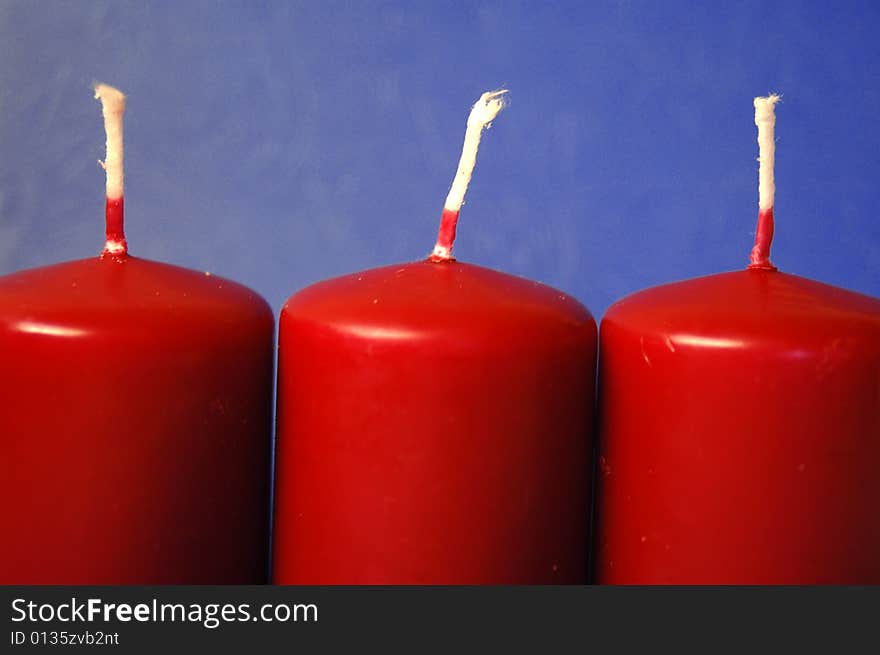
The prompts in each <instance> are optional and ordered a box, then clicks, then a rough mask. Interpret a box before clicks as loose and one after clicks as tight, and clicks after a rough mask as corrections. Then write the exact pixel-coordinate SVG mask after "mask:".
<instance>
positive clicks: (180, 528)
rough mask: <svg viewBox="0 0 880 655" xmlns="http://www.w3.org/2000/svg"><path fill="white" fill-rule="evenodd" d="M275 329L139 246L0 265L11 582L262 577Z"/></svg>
mask: <svg viewBox="0 0 880 655" xmlns="http://www.w3.org/2000/svg"><path fill="white" fill-rule="evenodd" d="M273 331H274V320H273V316H272V312H271V310H270V308H269V307H268V305H267V304H266V302H265V301H264V300H262V299H261V298H260V297H259V296H257V295H256V294H255V293H253V292H251V291H249V290H248V289H246V288H245V287H242V286H241V285H238V284H236V283H234V282H230V281H228V280H224V279H222V278H219V277H214V276H210V275H208V274H205V273H197V272H194V271H189V270H185V269H182V268H178V267H175V266H169V265H166V264H160V263H155V262H150V261H146V260H141V259H137V258H134V257H124V258H122V259H121V260H117V259H115V258H112V257H108V258H105V259H98V258H95V259H89V260H83V261H76V262H69V263H65V264H59V265H55V266H49V267H45V268H40V269H34V270H30V271H24V272H21V273H16V274H13V275H9V276H7V277H4V278H0V389H2V393H0V396H2V399H3V401H2V403H0V448H2V459H0V516H2V517H3V525H4V530H3V539H0V582H3V583H6V584H9V583H26V584H33V583H55V584H59V583H60V584H169V583H174V584H190V583H258V582H262V581H265V579H266V567H267V550H268V549H267V546H268V519H269V508H268V503H269V473H270V436H271V402H272V371H273V362H272V356H273V344H272V340H273Z"/></svg>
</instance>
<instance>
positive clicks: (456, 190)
mask: <svg viewBox="0 0 880 655" xmlns="http://www.w3.org/2000/svg"><path fill="white" fill-rule="evenodd" d="M506 94H507V89H501V90H499V91H487V92H486V93H484V94H483V95H481V96H480V99H479V100H477V103H476V104H475V105H474V107H473V109H471V113H470V116H468V120H467V131H466V132H465V133H464V147H462V149H461V159H459V160H458V171H457V172H456V174H455V179H454V180H452V188H450V189H449V195H447V196H446V203H445V204H444V205H443V207H444V209H448V210H450V211H454V212H457V211H459V210H460V209H461V206H462V205H463V204H464V194H466V193H467V188H468V184H470V181H471V176H472V175H473V173H474V166H476V164H477V149H478V148H479V147H480V136H481V135H482V133H483V128H488V127H490V126H491V124H492V121H493V120H495V117H496V116H497V115H498V112H500V111H501V110H502V109H504V104H505V97H504V96H505V95H506Z"/></svg>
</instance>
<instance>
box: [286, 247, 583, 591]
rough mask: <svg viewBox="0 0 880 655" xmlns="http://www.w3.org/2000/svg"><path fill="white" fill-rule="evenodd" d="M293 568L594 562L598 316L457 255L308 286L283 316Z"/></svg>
mask: <svg viewBox="0 0 880 655" xmlns="http://www.w3.org/2000/svg"><path fill="white" fill-rule="evenodd" d="M279 339H280V342H279V370H278V377H279V389H278V399H277V403H278V433H277V456H276V497H275V503H276V505H275V507H276V512H275V518H276V520H275V527H274V534H275V550H274V579H275V582H276V583H280V584H354V583H358V584H395V583H399V584H410V583H420V584H463V583H470V584H484V583H485V584H489V583H576V582H584V581H585V579H586V564H587V550H588V540H587V539H588V520H589V487H590V465H589V459H590V448H591V443H592V430H593V397H594V377H595V354H596V325H595V321H594V320H593V318H592V316H591V315H590V314H589V312H588V311H587V310H586V308H584V307H583V306H582V305H581V304H580V303H578V302H577V301H576V300H574V299H572V298H570V297H567V296H566V295H564V294H562V293H561V292H559V291H557V290H555V289H552V288H550V287H547V286H544V285H542V284H539V283H537V282H532V281H529V280H525V279H523V278H518V277H513V276H510V275H506V274H503V273H499V272H497V271H492V270H489V269H486V268H481V267H478V266H472V265H468V264H462V263H459V262H455V261H448V262H442V263H431V262H419V263H411V264H401V265H398V266H390V267H386V268H380V269H375V270H371V271H365V272H363V273H358V274H355V275H350V276H346V277H342V278H337V279H334V280H330V281H326V282H322V283H319V284H316V285H313V286H311V287H309V288H307V289H305V290H303V291H301V292H300V293H298V294H296V295H294V296H293V297H292V298H291V299H290V300H289V302H288V303H287V305H286V306H285V307H284V309H283V310H282V313H281V321H280V326H279Z"/></svg>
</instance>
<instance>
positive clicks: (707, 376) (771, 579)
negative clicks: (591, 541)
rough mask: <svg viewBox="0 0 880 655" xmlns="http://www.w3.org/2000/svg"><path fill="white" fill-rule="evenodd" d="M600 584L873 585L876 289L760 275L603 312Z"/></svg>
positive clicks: (879, 380)
mask: <svg viewBox="0 0 880 655" xmlns="http://www.w3.org/2000/svg"><path fill="white" fill-rule="evenodd" d="M599 397H600V402H599V407H600V423H601V428H600V437H599V449H598V452H599V455H600V457H599V462H598V468H597V476H598V477H597V523H596V542H595V543H596V554H595V561H596V578H597V581H598V582H600V583H624V584H653V583H662V584H704V583H707V584H709V583H711V584H719V583H731V584H814V583H840V584H849V583H863V584H864V583H873V584H877V583H880V512H878V507H880V475H878V472H877V468H878V462H880V300H877V299H875V298H871V297H868V296H864V295H860V294H856V293H853V292H850V291H846V290H844V289H840V288H837V287H832V286H829V285H826V284H821V283H819V282H814V281H812V280H807V279H804V278H801V277H797V276H794V275H788V274H785V273H780V272H775V271H772V270H760V269H757V270H755V269H753V270H748V271H741V272H735V273H725V274H721V275H712V276H709V277H703V278H699V279H695V280H689V281H686V282H679V283H677V284H667V285H664V286H660V287H657V288H654V289H649V290H646V291H642V292H640V293H636V294H634V295H632V296H629V297H628V298H625V299H623V300H621V301H620V302H618V303H617V304H615V305H614V306H613V307H612V308H611V309H610V310H609V311H608V313H607V315H606V316H605V318H604V319H603V321H602V327H601V345H600V391H599Z"/></svg>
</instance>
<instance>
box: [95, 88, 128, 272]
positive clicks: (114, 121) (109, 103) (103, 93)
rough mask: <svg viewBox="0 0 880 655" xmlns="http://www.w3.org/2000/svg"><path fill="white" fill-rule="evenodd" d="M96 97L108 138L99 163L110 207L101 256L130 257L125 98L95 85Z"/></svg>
mask: <svg viewBox="0 0 880 655" xmlns="http://www.w3.org/2000/svg"><path fill="white" fill-rule="evenodd" d="M95 98H96V99H98V100H100V101H101V111H102V113H103V115H104V132H105V133H106V135H107V144H106V145H107V154H106V156H105V158H104V161H99V162H98V163H99V164H100V165H101V167H102V168H103V169H104V171H105V172H106V177H107V204H106V208H105V214H106V221H107V228H106V241H105V243H104V250H103V252H102V253H101V256H102V257H104V256H106V255H111V256H113V257H123V256H125V255H126V254H128V243H127V242H126V240H125V232H124V230H123V218H124V212H123V208H124V207H123V205H124V203H123V196H124V193H123V180H124V172H123V163H122V161H123V140H122V115H123V113H125V95H124V94H123V93H122V92H121V91H119V89H116V88H114V87H112V86H109V85H107V84H96V85H95Z"/></svg>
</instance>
